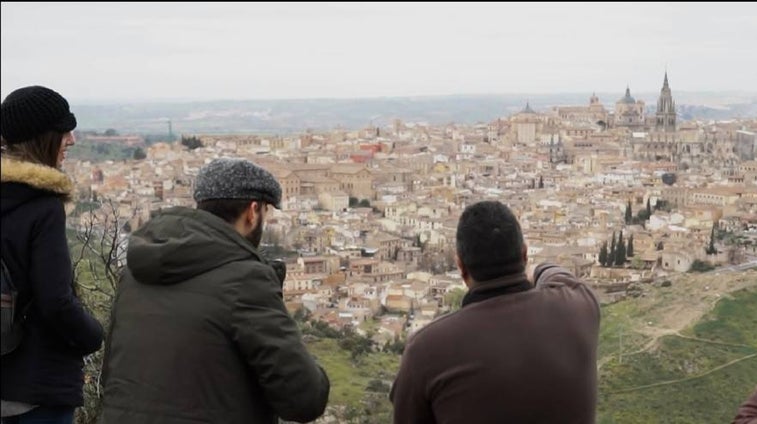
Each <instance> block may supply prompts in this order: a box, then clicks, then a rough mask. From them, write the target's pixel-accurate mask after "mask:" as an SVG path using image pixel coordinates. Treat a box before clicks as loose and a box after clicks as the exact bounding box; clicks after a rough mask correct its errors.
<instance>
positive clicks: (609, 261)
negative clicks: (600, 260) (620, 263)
mask: <svg viewBox="0 0 757 424" xmlns="http://www.w3.org/2000/svg"><path fill="white" fill-rule="evenodd" d="M615 247H616V246H615V231H613V232H612V243H611V244H610V256H609V257H608V258H607V264H608V265H612V264H613V262H615V253H616V252H615Z"/></svg>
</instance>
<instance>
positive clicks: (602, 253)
mask: <svg viewBox="0 0 757 424" xmlns="http://www.w3.org/2000/svg"><path fill="white" fill-rule="evenodd" d="M599 264H600V265H602V266H607V241H606V240H605V242H604V243H602V248H601V249H599Z"/></svg>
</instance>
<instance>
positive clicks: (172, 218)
mask: <svg viewBox="0 0 757 424" xmlns="http://www.w3.org/2000/svg"><path fill="white" fill-rule="evenodd" d="M194 199H195V200H196V201H197V209H189V208H183V207H176V208H171V209H167V210H164V211H162V212H160V213H159V214H158V215H157V216H156V217H154V218H153V219H151V220H150V221H149V222H147V223H146V224H145V225H144V226H143V227H142V228H140V229H138V230H137V231H135V232H134V233H133V234H132V236H131V238H130V240H129V247H128V250H127V267H126V270H125V272H124V274H123V277H122V279H121V282H120V284H119V286H118V292H117V295H116V300H115V302H114V305H113V312H112V316H111V331H110V337H108V339H107V341H106V351H105V362H104V365H103V381H104V383H103V384H104V387H105V391H104V404H103V405H104V406H103V414H102V416H101V422H102V423H104V424H114V423H115V424H121V423H124V424H125V423H146V424H150V423H177V424H178V423H190V422H192V423H228V424H233V423H276V422H278V419H279V418H282V419H284V420H288V421H297V422H308V421H313V420H315V419H316V418H318V417H319V416H321V415H322V414H323V412H324V410H325V407H326V403H327V401H328V395H329V388H330V386H329V380H328V378H327V376H326V373H325V372H324V371H323V369H322V368H321V367H320V366H319V365H318V364H317V363H316V362H315V360H314V359H313V357H312V356H311V355H310V354H309V353H308V351H307V350H306V348H305V345H304V344H303V342H302V338H301V335H300V332H299V330H298V328H297V325H296V323H295V322H294V320H293V319H292V318H291V316H290V315H289V314H288V313H287V310H286V308H285V306H284V302H283V298H282V281H281V279H282V278H283V277H282V276H281V275H278V276H277V273H276V272H275V270H274V269H273V267H272V266H271V265H270V264H269V263H268V262H267V261H266V260H265V259H264V258H263V257H262V256H261V255H260V253H259V252H258V245H259V244H260V239H261V236H262V231H263V225H264V221H265V216H266V213H267V211H268V207H269V206H272V207H275V208H280V207H281V186H280V185H279V183H278V182H277V181H276V179H275V178H274V177H273V175H271V173H270V172H268V171H266V170H265V169H263V168H261V167H259V166H257V165H255V164H253V163H252V162H250V161H247V160H243V159H228V158H223V159H216V160H213V161H212V162H210V163H209V164H208V165H207V166H205V167H204V168H203V169H201V170H200V173H199V174H198V176H197V179H196V181H195V189H194Z"/></svg>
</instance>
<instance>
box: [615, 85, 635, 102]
mask: <svg viewBox="0 0 757 424" xmlns="http://www.w3.org/2000/svg"><path fill="white" fill-rule="evenodd" d="M618 103H626V104H634V103H636V99H634V98H633V97H631V89H630V88H628V87H626V95H625V96H623V98H622V99H620V100H618Z"/></svg>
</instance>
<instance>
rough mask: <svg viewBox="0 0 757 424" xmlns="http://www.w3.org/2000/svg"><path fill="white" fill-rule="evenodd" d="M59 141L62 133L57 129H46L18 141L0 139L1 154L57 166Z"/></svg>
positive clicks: (61, 141)
mask: <svg viewBox="0 0 757 424" xmlns="http://www.w3.org/2000/svg"><path fill="white" fill-rule="evenodd" d="M61 143H63V134H61V133H59V132H57V131H48V132H45V133H42V134H40V135H38V136H36V137H34V138H33V139H31V140H27V141H22V142H20V143H8V142H6V141H5V140H2V147H3V156H5V155H8V156H10V157H12V158H14V159H17V160H21V161H25V162H32V163H36V164H40V165H46V166H51V167H53V168H57V167H58V154H59V153H60V145H61Z"/></svg>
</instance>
